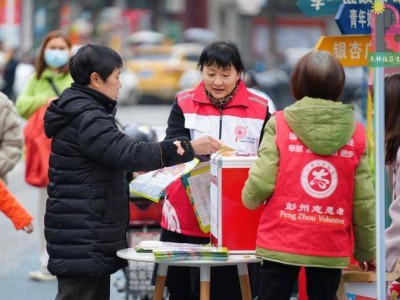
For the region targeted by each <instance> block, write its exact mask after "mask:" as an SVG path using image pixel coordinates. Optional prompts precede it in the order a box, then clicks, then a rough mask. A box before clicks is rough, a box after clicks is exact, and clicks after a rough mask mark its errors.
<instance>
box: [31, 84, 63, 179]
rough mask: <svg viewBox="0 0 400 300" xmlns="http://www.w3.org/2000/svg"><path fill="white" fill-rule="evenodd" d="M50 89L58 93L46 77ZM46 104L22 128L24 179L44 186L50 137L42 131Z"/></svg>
mask: <svg viewBox="0 0 400 300" xmlns="http://www.w3.org/2000/svg"><path fill="white" fill-rule="evenodd" d="M47 80H48V81H49V83H50V85H51V87H52V89H53V90H54V92H55V93H56V94H57V96H59V95H60V93H59V91H58V89H57V87H56V86H55V84H54V82H53V80H52V79H51V78H47ZM47 107H48V105H44V106H42V107H41V108H39V109H37V110H36V111H35V112H34V113H33V115H32V116H31V117H30V118H29V119H28V121H27V123H26V126H25V128H24V137H25V181H26V182H27V183H28V184H30V185H33V186H36V187H46V186H47V185H48V183H49V174H48V173H49V157H50V152H51V139H49V138H48V137H47V136H46V134H45V133H44V114H45V113H46V110H47Z"/></svg>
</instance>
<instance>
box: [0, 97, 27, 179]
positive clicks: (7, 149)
mask: <svg viewBox="0 0 400 300" xmlns="http://www.w3.org/2000/svg"><path fill="white" fill-rule="evenodd" d="M0 137H1V139H0V179H1V180H3V181H4V182H6V183H7V173H8V172H10V171H11V170H12V169H13V168H14V167H15V165H16V164H17V162H18V161H19V160H20V158H21V154H22V147H23V146H24V137H23V135H22V128H21V118H20V117H19V116H18V113H17V111H16V109H15V107H14V103H12V102H11V100H10V99H9V98H8V97H7V96H6V95H5V94H3V93H1V92H0Z"/></svg>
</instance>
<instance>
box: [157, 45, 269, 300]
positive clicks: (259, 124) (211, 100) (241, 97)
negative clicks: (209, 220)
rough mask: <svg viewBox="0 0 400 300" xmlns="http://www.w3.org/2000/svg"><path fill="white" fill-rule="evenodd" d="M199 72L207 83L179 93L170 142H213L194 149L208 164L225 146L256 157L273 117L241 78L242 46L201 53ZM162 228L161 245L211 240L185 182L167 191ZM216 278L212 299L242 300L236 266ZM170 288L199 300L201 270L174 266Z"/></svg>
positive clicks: (216, 271) (177, 297)
mask: <svg viewBox="0 0 400 300" xmlns="http://www.w3.org/2000/svg"><path fill="white" fill-rule="evenodd" d="M198 69H199V71H200V73H201V77H202V81H201V82H200V83H199V84H198V85H197V87H195V88H194V89H192V90H188V91H183V92H181V93H178V95H177V97H176V100H175V102H174V103H173V106H172V108H171V112H170V115H169V119H168V127H167V130H166V139H170V138H174V137H179V136H187V137H188V138H190V139H191V141H192V145H197V144H200V143H201V142H202V141H204V140H212V141H213V143H211V146H210V147H207V148H205V147H203V148H199V147H194V148H195V154H196V155H197V157H199V158H200V159H201V160H203V161H204V160H209V158H210V154H212V153H215V152H216V151H217V150H218V149H219V147H220V146H221V145H223V144H225V145H227V146H229V147H231V148H234V149H236V151H238V152H242V153H251V154H254V155H256V154H257V152H258V146H259V142H260V140H261V134H262V132H263V128H264V126H265V124H266V122H267V121H268V119H269V116H270V114H269V111H268V102H269V100H268V99H265V98H263V97H260V96H258V95H256V94H254V93H252V92H251V91H250V90H248V89H247V87H246V85H245V83H244V81H243V80H242V79H241V76H242V75H243V73H244V71H245V70H244V65H243V62H242V59H241V57H240V54H239V50H238V48H237V46H236V45H235V44H234V43H232V42H225V41H217V42H214V43H212V44H210V45H208V46H207V47H205V48H204V49H203V51H202V53H201V55H200V58H199V61H198ZM239 126H242V127H245V128H246V129H247V130H246V136H245V137H244V138H239V137H238V136H237V134H235V128H237V127H239ZM161 227H162V230H161V237H160V239H161V240H162V241H166V242H177V243H195V244H207V243H209V242H210V234H209V233H205V232H203V231H202V230H201V228H200V226H199V224H198V222H197V218H196V215H195V212H194V210H193V208H192V205H191V203H190V200H189V198H188V196H187V194H186V190H185V187H184V186H183V184H182V181H181V180H177V181H175V182H174V183H173V184H171V185H170V186H169V187H168V188H167V191H166V196H165V199H164V206H163V216H162V220H161ZM257 270H258V268H257V266H254V265H252V266H250V268H249V273H250V277H251V283H252V292H253V296H256V295H255V293H256V290H257V286H256V282H257V278H256V277H257V276H252V275H254V274H257ZM155 273H156V270H155V272H154V275H155ZM154 277H155V276H153V278H154ZM211 277H212V278H213V280H212V285H211V291H210V292H211V293H210V297H211V299H215V300H217V299H230V300H239V299H242V296H241V292H240V285H239V278H238V271H237V267H236V266H228V267H218V268H212V270H211ZM166 286H167V287H168V292H169V299H170V300H197V299H199V274H198V268H192V269H190V268H188V267H169V268H168V274H167V282H166Z"/></svg>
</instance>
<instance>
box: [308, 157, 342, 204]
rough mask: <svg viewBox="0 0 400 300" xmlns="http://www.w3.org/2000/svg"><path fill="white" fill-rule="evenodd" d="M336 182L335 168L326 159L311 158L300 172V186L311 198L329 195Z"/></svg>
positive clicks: (321, 197)
mask: <svg viewBox="0 0 400 300" xmlns="http://www.w3.org/2000/svg"><path fill="white" fill-rule="evenodd" d="M337 183H338V178H337V171H336V168H335V167H334V166H333V165H332V164H331V163H330V162H328V161H326V160H322V159H317V160H313V161H311V162H309V163H308V164H307V165H306V166H305V167H304V169H303V171H302V172H301V186H302V187H303V189H304V190H305V192H306V193H307V194H308V195H310V196H311V197H313V198H317V199H323V198H327V197H329V196H330V195H332V193H333V192H334V191H335V189H336V186H337Z"/></svg>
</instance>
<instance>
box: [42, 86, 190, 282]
mask: <svg viewBox="0 0 400 300" xmlns="http://www.w3.org/2000/svg"><path fill="white" fill-rule="evenodd" d="M115 105H116V101H114V100H111V99H110V98H108V97H107V96H105V95H104V94H102V93H99V92H97V91H95V90H93V89H90V88H88V87H85V86H81V85H77V84H73V85H72V87H71V88H68V89H66V90H65V91H64V92H63V93H62V94H61V95H60V97H59V98H58V99H57V100H55V101H53V102H52V103H51V104H50V106H49V108H48V109H47V111H46V114H45V118H44V120H45V132H46V135H47V136H48V137H49V138H52V144H51V155H50V160H49V181H50V182H49V185H48V194H49V198H48V200H47V205H46V215H45V237H46V240H47V250H48V253H49V256H50V259H49V264H48V269H49V271H50V272H51V273H52V274H53V275H57V276H60V277H80V276H101V275H106V274H112V273H114V272H116V271H117V270H118V269H120V268H121V267H124V266H126V265H127V263H126V261H125V260H122V259H120V258H118V257H117V256H116V251H118V250H120V249H123V248H126V247H127V246H128V245H127V240H126V232H127V228H128V222H129V208H128V201H129V190H128V183H127V181H126V171H148V170H155V169H159V168H161V167H162V166H168V165H174V164H177V163H181V162H186V161H189V160H192V159H193V157H194V154H193V149H192V148H191V145H190V142H189V140H188V139H186V138H183V137H182V138H180V139H179V140H180V141H181V144H182V147H183V148H184V149H185V150H186V151H185V154H184V155H182V156H180V155H177V153H176V152H177V148H176V146H175V145H174V144H173V141H171V140H169V141H163V142H161V143H137V142H134V141H133V140H132V139H131V138H130V137H129V136H127V135H125V134H124V133H122V132H121V131H120V130H119V129H118V127H117V125H116V123H115V120H114V114H115V111H116V109H115Z"/></svg>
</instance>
